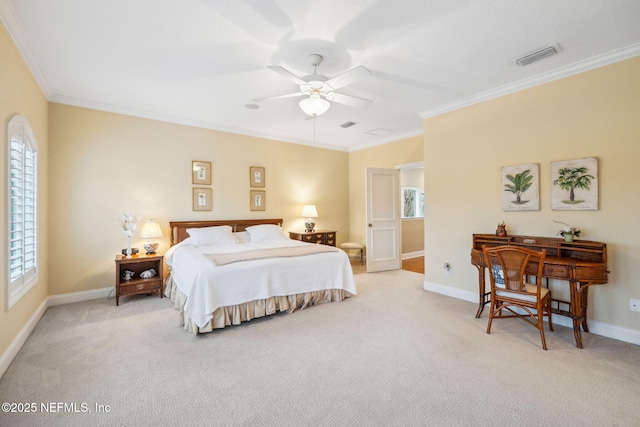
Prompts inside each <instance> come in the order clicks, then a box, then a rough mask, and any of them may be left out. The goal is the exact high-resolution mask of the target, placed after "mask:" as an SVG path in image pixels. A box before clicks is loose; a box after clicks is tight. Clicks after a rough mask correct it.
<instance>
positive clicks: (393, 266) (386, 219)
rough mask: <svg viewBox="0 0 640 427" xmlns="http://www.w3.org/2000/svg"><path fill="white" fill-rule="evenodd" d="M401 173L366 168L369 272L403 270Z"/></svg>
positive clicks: (393, 170)
mask: <svg viewBox="0 0 640 427" xmlns="http://www.w3.org/2000/svg"><path fill="white" fill-rule="evenodd" d="M400 227H401V224H400V171H399V170H398V169H376V168H367V272H375V271H384V270H398V269H400V268H401V266H402V261H401V257H400V252H401V241H400V240H401V238H402V237H401V236H402V234H401V230H400Z"/></svg>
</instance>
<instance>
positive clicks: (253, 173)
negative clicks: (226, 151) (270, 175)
mask: <svg viewBox="0 0 640 427" xmlns="http://www.w3.org/2000/svg"><path fill="white" fill-rule="evenodd" d="M264 178H265V176H264V168H263V167H260V166H251V167H249V183H250V184H251V187H258V188H264V186H265V182H264Z"/></svg>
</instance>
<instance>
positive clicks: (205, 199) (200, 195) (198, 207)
mask: <svg viewBox="0 0 640 427" xmlns="http://www.w3.org/2000/svg"><path fill="white" fill-rule="evenodd" d="M193 210H194V211H210V210H213V190H212V189H210V188H200V187H193Z"/></svg>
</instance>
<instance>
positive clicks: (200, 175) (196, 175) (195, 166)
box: [191, 160, 211, 185]
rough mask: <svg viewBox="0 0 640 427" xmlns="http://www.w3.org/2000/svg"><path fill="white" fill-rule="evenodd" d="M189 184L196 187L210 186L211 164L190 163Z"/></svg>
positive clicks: (198, 161) (196, 161)
mask: <svg viewBox="0 0 640 427" xmlns="http://www.w3.org/2000/svg"><path fill="white" fill-rule="evenodd" d="M191 170H192V178H191V183H192V184H196V185H211V162H204V161H202V160H194V161H192V162H191Z"/></svg>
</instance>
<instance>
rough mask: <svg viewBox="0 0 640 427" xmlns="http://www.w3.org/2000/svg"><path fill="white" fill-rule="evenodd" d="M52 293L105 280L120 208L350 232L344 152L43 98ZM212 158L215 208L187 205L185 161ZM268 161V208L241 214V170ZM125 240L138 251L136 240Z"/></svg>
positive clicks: (169, 216)
mask: <svg viewBox="0 0 640 427" xmlns="http://www.w3.org/2000/svg"><path fill="white" fill-rule="evenodd" d="M49 123H50V144H51V158H50V174H49V178H50V188H51V204H50V239H51V243H52V248H51V263H50V285H49V286H50V289H49V294H50V295H56V294H65V293H69V292H76V291H83V290H90V289H98V288H104V287H110V286H113V280H114V278H113V275H114V274H115V267H114V256H115V255H116V254H117V253H118V252H119V251H120V250H121V249H122V248H125V247H126V242H127V240H126V236H125V235H124V233H123V232H122V230H121V227H120V223H119V218H120V215H121V214H122V213H124V212H133V213H135V214H137V215H138V216H140V218H141V220H140V223H139V226H141V225H142V222H143V221H144V220H147V219H150V218H154V219H156V220H158V221H160V223H161V226H162V228H163V232H164V233H165V237H164V238H163V239H162V240H160V250H161V251H166V250H167V249H168V246H169V228H168V227H169V221H170V220H205V219H239V218H284V228H285V230H302V229H303V228H304V224H303V219H302V218H301V216H300V214H301V213H302V206H303V205H304V204H305V203H307V202H313V203H315V204H316V206H317V208H318V214H319V217H318V218H317V221H316V224H317V227H318V228H322V229H334V230H337V231H338V236H337V240H338V242H341V241H346V240H343V239H344V238H345V237H346V236H347V235H348V234H349V222H348V191H349V190H348V187H347V186H346V185H345V183H346V182H347V181H348V179H349V176H348V172H347V170H348V153H346V152H339V151H333V150H325V149H318V148H313V147H308V146H303V145H296V144H289V143H284V142H278V141H271V140H267V139H260V138H253V137H247V136H242V135H235V134H229V133H224V132H217V131H212V130H206V129H199V128H194V127H188V126H182V125H176V124H170V123H164V122H158V121H154V120H147V119H141V118H135V117H130V116H123V115H118V114H111V113H105V112H100V111H95V110H89V109H84V108H78V107H71V106H66V105H62V104H50V118H49ZM192 160H204V161H211V162H212V163H213V185H212V186H211V188H212V189H213V194H214V196H213V211H211V212H193V211H192V200H191V198H192V191H191V190H192V188H193V185H192V183H191V161H192ZM250 166H264V167H265V168H266V173H265V177H266V189H265V190H266V211H264V212H251V211H249V167H250ZM132 246H137V247H139V248H140V249H142V242H141V241H140V240H139V239H138V238H134V239H132Z"/></svg>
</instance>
